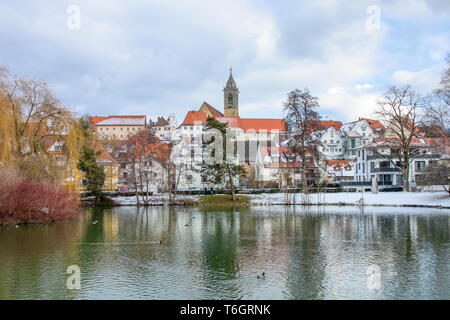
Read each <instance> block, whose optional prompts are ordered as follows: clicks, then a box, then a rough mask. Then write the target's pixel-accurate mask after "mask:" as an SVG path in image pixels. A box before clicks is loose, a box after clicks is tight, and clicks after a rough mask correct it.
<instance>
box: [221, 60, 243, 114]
mask: <svg viewBox="0 0 450 320" xmlns="http://www.w3.org/2000/svg"><path fill="white" fill-rule="evenodd" d="M223 98H224V104H223V108H224V114H225V116H226V117H227V116H239V101H238V99H239V90H238V88H237V85H236V82H235V81H234V78H233V69H232V67H231V66H230V76H229V77H228V81H227V84H226V86H225V88H224V89H223Z"/></svg>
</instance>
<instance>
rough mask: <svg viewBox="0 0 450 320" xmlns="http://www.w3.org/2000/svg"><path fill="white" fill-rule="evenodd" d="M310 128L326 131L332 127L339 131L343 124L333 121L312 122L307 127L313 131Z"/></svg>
mask: <svg viewBox="0 0 450 320" xmlns="http://www.w3.org/2000/svg"><path fill="white" fill-rule="evenodd" d="M310 126H311V127H314V129H313V130H325V129H328V128H330V127H334V129H336V131H337V130H339V129H340V128H341V127H342V122H340V121H333V120H319V121H311V123H310V124H308V125H307V128H309V129H311V128H310Z"/></svg>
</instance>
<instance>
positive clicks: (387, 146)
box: [355, 138, 440, 186]
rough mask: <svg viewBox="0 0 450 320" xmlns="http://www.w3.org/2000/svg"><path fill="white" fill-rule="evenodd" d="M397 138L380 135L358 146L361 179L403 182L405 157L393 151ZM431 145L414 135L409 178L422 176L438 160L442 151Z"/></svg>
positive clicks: (356, 174) (357, 166)
mask: <svg viewBox="0 0 450 320" xmlns="http://www.w3.org/2000/svg"><path fill="white" fill-rule="evenodd" d="M397 146H398V142H397V141H396V140H395V139H393V138H380V139H377V140H376V141H374V142H372V143H370V144H366V145H364V146H361V147H359V148H357V150H356V153H357V157H356V167H355V176H356V181H358V182H364V181H366V182H368V181H372V180H374V179H376V180H377V182H378V184H379V185H398V186H401V185H403V177H402V169H401V168H402V159H399V158H398V156H396V155H395V154H394V153H393V151H392V150H393V149H394V148H397ZM432 149H433V148H432V147H431V146H430V145H427V144H425V143H424V142H423V140H421V139H419V138H413V139H412V141H411V144H410V150H411V151H410V169H409V176H408V179H409V181H410V182H415V181H418V180H420V175H422V174H423V173H424V171H425V168H426V167H427V166H428V165H429V164H430V163H432V162H433V161H439V159H440V155H439V154H435V153H433V152H432Z"/></svg>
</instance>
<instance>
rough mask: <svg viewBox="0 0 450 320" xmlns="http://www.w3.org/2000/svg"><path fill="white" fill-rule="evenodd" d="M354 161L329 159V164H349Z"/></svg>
mask: <svg viewBox="0 0 450 320" xmlns="http://www.w3.org/2000/svg"><path fill="white" fill-rule="evenodd" d="M351 162H353V160H327V161H326V163H327V166H334V165H336V164H338V165H344V166H345V165H347V164H349V163H351Z"/></svg>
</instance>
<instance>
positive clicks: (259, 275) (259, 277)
mask: <svg viewBox="0 0 450 320" xmlns="http://www.w3.org/2000/svg"><path fill="white" fill-rule="evenodd" d="M256 277H257V278H258V279H264V278H265V277H266V273H265V272H262V273H261V274H258V275H257V276H256Z"/></svg>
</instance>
